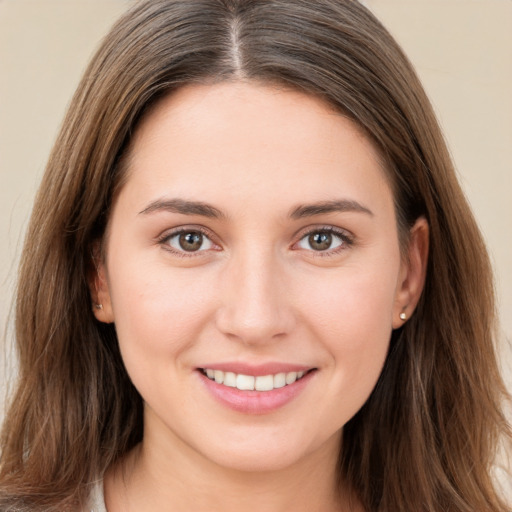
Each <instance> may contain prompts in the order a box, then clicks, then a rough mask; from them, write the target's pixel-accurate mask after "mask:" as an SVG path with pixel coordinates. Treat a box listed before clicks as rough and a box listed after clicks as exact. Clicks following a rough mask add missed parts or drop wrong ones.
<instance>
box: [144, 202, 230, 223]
mask: <svg viewBox="0 0 512 512" xmlns="http://www.w3.org/2000/svg"><path fill="white" fill-rule="evenodd" d="M162 211H164V212H172V213H181V214H183V215H200V216H202V217H208V218H211V219H220V218H224V217H225V215H224V214H223V213H222V212H221V211H220V210H218V209H217V208H215V206H212V205H210V204H208V203H203V202H201V201H186V200H184V199H157V200H156V201H153V202H151V203H150V204H149V205H148V206H146V208H144V210H142V211H140V212H139V215H140V214H150V213H154V212H162Z"/></svg>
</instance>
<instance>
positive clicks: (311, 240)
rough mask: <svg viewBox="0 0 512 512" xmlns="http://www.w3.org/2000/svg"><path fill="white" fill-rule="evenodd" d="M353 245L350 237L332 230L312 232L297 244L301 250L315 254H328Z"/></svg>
mask: <svg viewBox="0 0 512 512" xmlns="http://www.w3.org/2000/svg"><path fill="white" fill-rule="evenodd" d="M350 244H351V241H350V239H349V238H348V235H345V234H344V233H342V232H339V233H338V231H337V230H336V231H334V230H330V229H318V230H316V231H310V232H309V233H308V234H306V235H305V236H304V237H303V238H301V240H300V241H299V243H298V244H297V245H298V247H299V248H301V249H307V250H308V251H315V252H327V251H332V250H333V249H337V248H343V247H345V246H349V245H350Z"/></svg>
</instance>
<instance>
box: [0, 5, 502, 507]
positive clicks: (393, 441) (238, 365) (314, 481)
mask: <svg viewBox="0 0 512 512" xmlns="http://www.w3.org/2000/svg"><path fill="white" fill-rule="evenodd" d="M16 318H17V323H16V337H17V343H18V348H19V358H20V374H19V384H18V388H17V391H16V393H15V395H14V397H13V400H12V405H11V408H10V410H9V413H8V415H7V418H6V422H5V425H4V429H3V439H2V458H1V466H0V503H1V505H2V510H47V511H50V510H91V509H92V510H96V511H99V510H104V509H105V507H106V509H107V510H108V511H109V512H116V511H121V510H130V509H131V510H137V511H142V512H143V511H144V510H162V511H165V510H190V511H193V510H223V511H226V510H232V509H235V507H236V508H237V509H240V508H241V507H243V508H245V509H247V510H252V509H254V510H269V511H272V510H276V511H277V510H290V509H294V510H319V511H334V510H339V511H346V510H354V511H367V512H370V511H397V510H403V511H406V510H407V511H409V510H415V511H416V510H417V511H421V510H424V511H427V510H428V511H446V510H450V511H461V512H462V511H469V510H479V511H504V510H506V506H505V504H504V503H502V501H501V500H500V497H499V495H498V493H497V492H496V491H495V489H494V486H493V482H492V476H491V466H492V464H493V461H494V457H495V454H496V449H497V445H498V442H499V441H500V440H503V439H504V438H505V437H507V436H509V435H510V429H509V427H508V425H507V423H506V421H505V418H504V416H503V413H502V409H501V404H502V401H503V399H504V398H505V396H506V392H505V389H504V387H503V384H502V381H501V379H500V377H499V372H498V369H497V363H496V355H495V351H494V343H493V322H494V319H493V291H492V284H491V272H490V268H489V263H488V259H487V256H486V252H485V248H484V246H483V243H482V240H481V237H480V234H479V232H478V229H477V228H476V225H475V223H474V220H473V218H472V216H471V213H470V211H469V209H468V206H467V204H466V201H465V199H464V197H463V195H462V193H461V190H460V187H459V185H458V183H457V181H456V179H455V176H454V173H453V169H452V166H451V163H450V159H449V156H448V152H447V150H446V147H445V145H444V142H443V139H442V137H441V134H440V130H439V128H438V125H437V123H436V120H435V117H434V115H433V113H432V109H431V107H430V105H429V103H428V100H427V99H426V97H425V94H424V92H423V90H422V88H421V86H420V84H419V82H418V80H417V78H416V76H415V74H414V72H413V70H412V69H411V66H410V64H409V63H408V61H407V59H406V58H405V57H404V55H403V54H402V52H401V50H400V49H399V47H398V46H397V44H396V43H395V42H394V41H393V40H392V38H391V37H390V36H389V34H388V33H387V32H386V31H385V30H384V28H383V27H382V26H381V25H380V24H379V23H378V22H377V21H376V20H375V18H374V17H373V16H372V15H371V14H370V13H369V12H368V11H366V10H365V9H364V8H363V7H362V6H360V5H359V4H357V3H356V2H351V1H347V2H344V1H333V0H322V1H317V2H309V1H305V0H304V1H302V0H299V1H297V0H294V1H285V0H276V1H270V2H268V1H261V0H201V1H200V0H193V1H190V0H187V1H173V0H152V1H143V2H140V3H139V4H137V5H136V6H135V7H134V8H133V9H132V10H130V11H129V12H128V13H127V14H126V15H125V16H124V17H123V18H122V19H121V20H120V21H119V22H118V23H117V24H116V25H115V26H114V28H113V29H112V31H111V32H110V34H109V35H108V36H107V38H106V39H105V41H104V43H103V45H102V47H101V48H100V49H99V51H98V53H97V55H96V56H95V57H94V59H93V61H92V63H91V65H90V66H89V68H88V70H87V71H86V73H85V76H84V78H83V80H82V82H81V84H80V86H79V88H78V91H77V93H76V95H75V97H74V100H73V102H72V104H71V106H70V110H69V113H68V115H67V118H66V120H65V122H64V125H63V128H62V131H61V134H60V135H59V137H58V139H57V142H56V144H55V148H54V150H53V153H52V155H51V157H50V161H49V164H48V168H47V172H46V174H45V177H44V179H43V182H42V185H41V189H40V192H39V195H38V198H37V200H36V204H35V208H34V212H33V220H32V223H31V227H30V229H29V232H28V235H27V239H26V245H25V249H24V254H23V259H22V265H21V275H20V282H19V288H18V300H17V312H16Z"/></svg>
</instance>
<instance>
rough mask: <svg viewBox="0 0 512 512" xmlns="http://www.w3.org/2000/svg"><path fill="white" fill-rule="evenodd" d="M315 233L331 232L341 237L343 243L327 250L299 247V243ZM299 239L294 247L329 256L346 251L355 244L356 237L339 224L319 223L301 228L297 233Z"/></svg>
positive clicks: (320, 255) (315, 254)
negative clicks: (338, 225)
mask: <svg viewBox="0 0 512 512" xmlns="http://www.w3.org/2000/svg"><path fill="white" fill-rule="evenodd" d="M313 233H330V234H332V235H334V236H337V237H339V238H340V239H341V240H342V242H343V243H342V244H341V245H339V246H338V247H335V248H334V249H327V250H325V251H315V250H314V249H303V248H301V247H298V244H299V243H300V242H301V241H302V240H304V238H306V237H307V236H310V235H311V234H313ZM296 238H297V241H296V242H294V244H293V245H292V248H293V249H297V250H304V251H307V252H309V253H311V254H313V255H314V257H328V256H333V255H336V254H338V253H339V252H342V251H345V250H347V249H348V248H350V247H351V246H352V245H354V242H355V237H354V235H353V234H352V233H351V232H350V231H347V230H346V229H343V228H339V227H337V226H332V225H322V224H320V225H317V226H308V227H307V228H303V229H301V230H300V231H299V232H298V233H297V234H296Z"/></svg>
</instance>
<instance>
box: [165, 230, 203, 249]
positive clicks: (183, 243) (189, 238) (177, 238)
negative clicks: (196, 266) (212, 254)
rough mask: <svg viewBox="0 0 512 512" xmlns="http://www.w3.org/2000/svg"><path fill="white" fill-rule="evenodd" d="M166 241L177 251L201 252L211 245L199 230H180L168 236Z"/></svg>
mask: <svg viewBox="0 0 512 512" xmlns="http://www.w3.org/2000/svg"><path fill="white" fill-rule="evenodd" d="M166 243H168V244H169V245H170V246H171V247H172V248H173V249H175V250H176V251H179V252H202V251H206V250H208V249H211V248H212V247H213V244H212V242H211V240H210V239H209V238H208V237H207V236H206V235H204V234H203V233H201V232H200V231H182V232H180V233H176V234H175V235H172V236H170V237H169V238H168V239H167V241H166Z"/></svg>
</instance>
